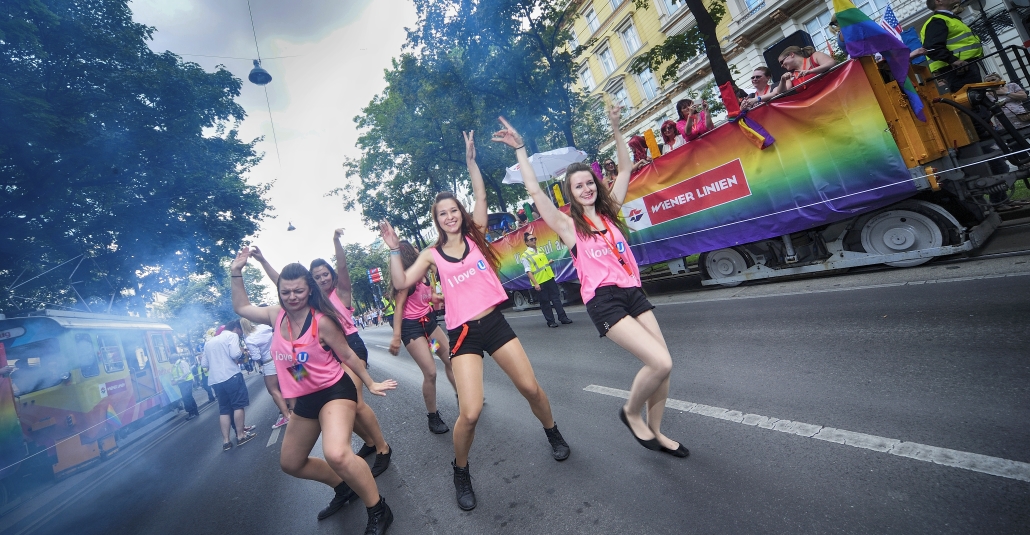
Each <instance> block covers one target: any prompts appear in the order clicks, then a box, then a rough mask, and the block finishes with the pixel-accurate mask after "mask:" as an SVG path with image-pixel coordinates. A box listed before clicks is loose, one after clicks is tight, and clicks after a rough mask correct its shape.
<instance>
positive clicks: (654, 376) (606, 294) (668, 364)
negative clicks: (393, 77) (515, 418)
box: [494, 106, 689, 457]
mask: <svg viewBox="0 0 1030 535" xmlns="http://www.w3.org/2000/svg"><path fill="white" fill-rule="evenodd" d="M621 117H622V113H621V109H620V108H619V106H613V107H611V108H609V109H608V119H609V120H610V121H611V124H612V129H613V130H614V134H615V146H616V147H617V148H618V149H617V150H618V161H619V174H618V176H617V177H616V178H615V184H614V185H613V187H612V188H611V190H610V191H609V189H608V188H606V187H604V186H602V185H601V184H602V183H601V180H600V178H598V177H597V176H595V175H594V171H593V169H591V167H590V166H589V165H586V164H579V163H576V164H572V165H570V166H569V167H568V168H567V169H566V175H565V176H566V178H565V192H564V196H565V198H566V199H568V200H569V204H570V205H571V207H570V209H569V213H570V214H571V216H569V215H565V214H564V213H562V212H561V211H559V210H558V208H557V207H556V206H555V205H554V203H553V202H551V199H550V197H549V196H548V195H547V193H545V192H544V191H543V190H542V189H541V188H540V184H538V183H537V178H536V175H535V174H534V172H533V166H532V165H530V163H529V155H528V154H527V153H526V150H525V148H524V147H525V144H524V143H523V141H522V136H520V135H519V133H518V132H516V131H515V129H514V128H512V127H511V125H510V124H508V121H506V120H505V119H504V118H503V117H501V118H500V121H501V124H502V125H503V126H504V127H503V128H502V129H501V130H500V131H498V132H497V133H496V134H494V141H498V142H500V143H505V144H507V145H509V146H511V147H513V148H514V149H515V155H516V156H517V157H518V160H519V165H520V168H521V169H522V180H523V183H524V184H525V185H526V191H527V192H529V195H530V196H531V197H532V198H533V201H534V202H536V205H537V208H539V209H540V216H541V217H542V218H543V219H544V222H546V223H547V226H549V227H551V229H552V230H554V231H555V232H557V233H558V236H559V237H561V239H562V241H563V242H565V245H567V246H568V247H569V249H570V251H571V252H572V260H573V263H574V264H575V266H576V270H577V271H578V272H579V280H580V292H581V293H582V294H583V303H585V304H586V308H587V313H588V314H590V319H591V320H592V321H593V322H594V326H595V327H597V331H598V332H599V333H600V334H601V336H607V337H608V338H610V339H611V340H613V341H614V342H615V343H616V344H619V346H621V347H622V348H624V349H626V350H628V351H629V352H630V353H632V354H633V356H635V357H637V358H638V359H640V361H641V362H643V363H644V367H643V368H641V370H640V372H638V373H637V375H636V377H635V378H634V380H633V386H632V388H630V392H629V399H628V400H627V401H626V404H625V405H623V407H622V408H620V409H619V418H620V419H621V420H622V422H623V423H624V424H625V425H626V427H628V428H629V430H630V433H632V434H633V438H635V439H636V440H637V442H639V443H640V444H641V445H643V446H644V447H645V448H647V449H650V450H655V451H661V452H664V453H668V454H670V455H673V456H676V457H686V456H687V455H688V454H689V452H688V451H687V448H685V447H683V445H682V444H680V443H678V442H676V441H674V440H672V439H670V438H669V437H666V436H665V435H663V434H662V431H661V426H662V415H663V413H664V412H665V400H666V398H667V397H668V394H669V375H670V373H671V372H672V356H671V355H670V354H669V348H668V346H667V345H666V344H665V337H664V336H662V330H661V328H660V327H659V326H658V321H657V320H656V319H655V316H654V312H652V311H651V310H652V309H653V308H654V306H653V305H651V303H650V302H648V300H647V297H646V296H644V292H643V290H641V288H640V269H639V267H638V266H637V262H636V259H635V258H634V257H633V251H632V250H630V247H629V242H628V241H627V240H626V237H625V235H626V234H627V230H626V226H625V223H623V222H622V221H621V220H620V219H619V210H620V209H621V208H622V203H623V202H624V201H625V199H626V191H627V190H628V188H629V177H630V173H631V171H632V167H631V164H630V159H629V152H628V151H627V150H626V143H625V141H624V140H623V137H622V132H621V131H619V119H621ZM645 408H646V409H647V419H646V420H645V419H643V418H641V416H640V413H641V410H643V409H645Z"/></svg>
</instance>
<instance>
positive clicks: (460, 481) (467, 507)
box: [451, 461, 476, 511]
mask: <svg viewBox="0 0 1030 535" xmlns="http://www.w3.org/2000/svg"><path fill="white" fill-rule="evenodd" d="M451 467H452V468H454V494H455V496H456V497H457V498H458V507H461V510H462V511H471V510H473V509H475V508H476V493H475V491H473V490H472V476H471V475H470V474H469V467H468V465H467V464H466V465H465V468H458V465H456V464H454V461H451Z"/></svg>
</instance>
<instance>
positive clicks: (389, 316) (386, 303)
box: [382, 296, 393, 325]
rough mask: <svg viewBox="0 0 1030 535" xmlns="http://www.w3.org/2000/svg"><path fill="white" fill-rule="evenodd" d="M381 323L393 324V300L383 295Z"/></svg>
mask: <svg viewBox="0 0 1030 535" xmlns="http://www.w3.org/2000/svg"><path fill="white" fill-rule="evenodd" d="M382 299H383V324H384V325H393V301H391V300H390V299H389V298H387V297H386V296H383V298H382Z"/></svg>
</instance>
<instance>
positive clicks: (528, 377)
mask: <svg viewBox="0 0 1030 535" xmlns="http://www.w3.org/2000/svg"><path fill="white" fill-rule="evenodd" d="M491 356H492V357H493V358H494V362H496V363H497V365H498V366H500V367H501V370H503V371H504V373H505V374H506V375H507V376H508V378H509V379H511V382H512V383H513V384H514V385H515V388H517V389H518V390H519V393H520V394H522V396H523V397H525V398H526V401H528V402H529V407H530V409H532V410H533V415H534V416H536V418H537V420H540V423H541V424H542V425H543V426H544V428H545V429H550V428H552V427H554V418H553V417H552V416H551V402H550V401H548V399H547V393H545V392H544V389H543V388H540V384H539V383H537V381H536V375H534V374H533V365H532V364H530V363H529V357H528V356H527V355H526V350H525V349H523V348H522V343H521V342H519V339H518V338H515V339H513V340H511V341H509V342H508V343H506V344H504V345H503V346H501V348H500V349H498V350H497V351H494V352H493V353H492V354H491Z"/></svg>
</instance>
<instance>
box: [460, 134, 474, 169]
mask: <svg viewBox="0 0 1030 535" xmlns="http://www.w3.org/2000/svg"><path fill="white" fill-rule="evenodd" d="M475 133H476V131H475V130H469V131H468V132H465V131H462V132H461V137H463V138H465V163H467V164H471V163H473V162H475V161H476V142H475V140H474V139H473V136H474V135H475Z"/></svg>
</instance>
